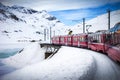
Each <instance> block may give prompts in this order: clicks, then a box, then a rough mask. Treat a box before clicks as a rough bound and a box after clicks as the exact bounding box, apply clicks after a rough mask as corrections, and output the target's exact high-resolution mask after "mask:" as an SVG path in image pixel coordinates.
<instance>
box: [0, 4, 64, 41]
mask: <svg viewBox="0 0 120 80" xmlns="http://www.w3.org/2000/svg"><path fill="white" fill-rule="evenodd" d="M62 26H65V25H64V24H62V23H61V22H60V21H59V20H57V19H56V17H54V16H51V15H49V14H48V13H47V11H45V10H42V11H36V10H33V9H29V8H25V7H21V6H16V5H15V6H12V7H9V6H5V5H3V4H1V3H0V40H1V43H6V42H8V43H9V42H10V43H11V42H26V41H31V40H43V39H44V33H45V32H44V31H45V30H46V34H47V36H46V37H49V33H50V27H56V28H57V27H62Z"/></svg>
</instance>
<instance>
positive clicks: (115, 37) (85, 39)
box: [52, 32, 120, 62]
mask: <svg viewBox="0 0 120 80" xmlns="http://www.w3.org/2000/svg"><path fill="white" fill-rule="evenodd" d="M52 44H55V45H65V46H74V47H80V48H87V49H91V50H94V51H97V52H102V53H105V54H107V55H108V56H109V57H110V58H112V59H113V60H114V61H116V62H120V33H115V32H114V33H112V32H96V33H91V34H86V33H82V34H74V35H63V36H54V37H52Z"/></svg>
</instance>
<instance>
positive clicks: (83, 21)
mask: <svg viewBox="0 0 120 80" xmlns="http://www.w3.org/2000/svg"><path fill="white" fill-rule="evenodd" d="M83 33H85V18H83Z"/></svg>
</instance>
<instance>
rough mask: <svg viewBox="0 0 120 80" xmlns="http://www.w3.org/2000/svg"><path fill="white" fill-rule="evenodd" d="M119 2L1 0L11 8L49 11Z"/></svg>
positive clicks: (97, 0) (112, 0)
mask: <svg viewBox="0 0 120 80" xmlns="http://www.w3.org/2000/svg"><path fill="white" fill-rule="evenodd" d="M118 1H120V0H0V2H2V3H4V4H6V5H10V6H11V5H20V6H25V7H30V8H33V9H36V10H47V11H56V10H67V9H78V8H88V7H96V6H100V5H104V4H106V3H113V2H118Z"/></svg>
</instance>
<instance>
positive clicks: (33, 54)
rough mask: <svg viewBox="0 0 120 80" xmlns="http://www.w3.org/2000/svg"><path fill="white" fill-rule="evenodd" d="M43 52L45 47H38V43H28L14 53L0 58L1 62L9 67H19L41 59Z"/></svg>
mask: <svg viewBox="0 0 120 80" xmlns="http://www.w3.org/2000/svg"><path fill="white" fill-rule="evenodd" d="M44 52H45V49H43V48H40V45H39V44H38V43H30V44H29V45H28V46H26V47H25V48H23V49H22V50H21V51H19V52H18V53H17V54H16V55H14V56H11V57H9V58H6V59H2V60H1V62H2V63H4V64H5V65H8V66H10V67H14V68H21V67H24V66H26V65H30V64H33V63H36V62H38V61H42V60H43V59H44Z"/></svg>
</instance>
